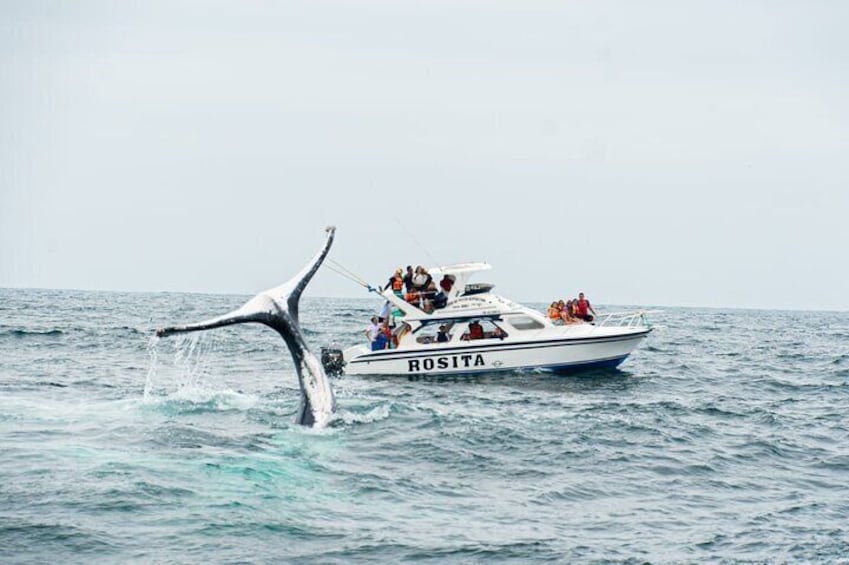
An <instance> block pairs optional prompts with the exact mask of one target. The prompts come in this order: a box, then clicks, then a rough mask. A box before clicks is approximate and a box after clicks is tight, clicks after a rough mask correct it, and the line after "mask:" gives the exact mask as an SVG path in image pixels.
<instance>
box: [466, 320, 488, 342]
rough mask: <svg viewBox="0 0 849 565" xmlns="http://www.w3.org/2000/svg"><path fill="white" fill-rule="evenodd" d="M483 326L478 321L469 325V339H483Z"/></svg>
mask: <svg viewBox="0 0 849 565" xmlns="http://www.w3.org/2000/svg"><path fill="white" fill-rule="evenodd" d="M483 337H484V336H483V326H482V325H481V324H480V322H478V321H477V320H476V321H474V322H471V323H469V339H483Z"/></svg>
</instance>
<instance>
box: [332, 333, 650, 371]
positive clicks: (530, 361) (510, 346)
mask: <svg viewBox="0 0 849 565" xmlns="http://www.w3.org/2000/svg"><path fill="white" fill-rule="evenodd" d="M650 331H651V330H650V329H640V330H629V331H626V332H623V333H620V334H609V335H603V336H589V337H587V336H585V337H573V338H560V339H550V340H544V341H527V342H516V341H507V340H504V341H497V340H485V341H484V340H482V341H480V342H464V343H462V344H457V345H454V346H450V347H436V346H434V347H433V349H428V348H427V347H422V348H416V349H409V350H403V349H385V350H382V351H368V350H367V349H366V348H364V347H363V348H354V349H353V350H348V351H346V355H345V361H346V364H345V373H346V374H349V375H451V374H474V373H490V372H493V371H515V370H523V369H536V370H544V371H552V372H556V373H572V372H576V371H582V370H586V369H595V368H613V367H616V366H618V365H619V364H621V363H622V362H623V361H624V360H625V359H626V358H627V357H628V355H629V354H630V353H631V352H632V351H633V350H634V348H636V347H637V345H638V344H639V343H640V342H641V341H642V340H643V339H644V338H645V337H646V335H648V334H649V332H650Z"/></svg>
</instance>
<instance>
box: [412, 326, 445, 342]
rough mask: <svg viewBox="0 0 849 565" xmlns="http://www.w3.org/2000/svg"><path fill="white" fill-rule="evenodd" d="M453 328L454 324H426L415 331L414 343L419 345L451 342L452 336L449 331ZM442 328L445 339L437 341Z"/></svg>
mask: <svg viewBox="0 0 849 565" xmlns="http://www.w3.org/2000/svg"><path fill="white" fill-rule="evenodd" d="M453 327H454V322H446V323H444V324H427V325H425V326H423V327H421V328H419V330H418V331H416V341H417V342H419V343H447V342H449V341H451V338H452V336H453V335H454V334H453V332H452V331H451V330H452V328H453ZM443 328H444V334H445V337H446V338H447V339H445V338H443V341H440V340H439V334H440V333H441V332H442V330H443Z"/></svg>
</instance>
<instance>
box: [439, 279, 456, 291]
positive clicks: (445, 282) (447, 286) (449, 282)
mask: <svg viewBox="0 0 849 565" xmlns="http://www.w3.org/2000/svg"><path fill="white" fill-rule="evenodd" d="M453 286H454V278H453V277H451V276H449V275H445V276H444V277H442V280H441V281H439V287H440V288H441V289H442V290H443V291H445V293H446V294H447V293H449V292H451V287H453Z"/></svg>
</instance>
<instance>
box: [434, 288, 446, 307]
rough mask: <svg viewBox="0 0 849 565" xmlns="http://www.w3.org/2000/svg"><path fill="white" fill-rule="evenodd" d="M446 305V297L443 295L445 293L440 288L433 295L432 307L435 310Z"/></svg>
mask: <svg viewBox="0 0 849 565" xmlns="http://www.w3.org/2000/svg"><path fill="white" fill-rule="evenodd" d="M447 305H448V297H447V296H445V293H444V292H442V291H441V290H440V291H439V292H437V293H436V296H434V297H433V307H434V308H436V309H437V310H438V309H440V308H445V307H446V306H447Z"/></svg>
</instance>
